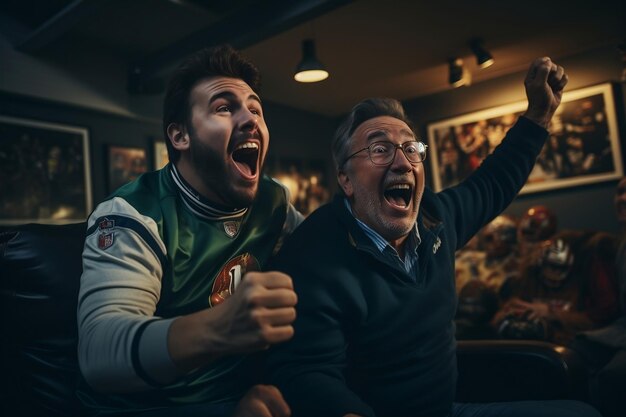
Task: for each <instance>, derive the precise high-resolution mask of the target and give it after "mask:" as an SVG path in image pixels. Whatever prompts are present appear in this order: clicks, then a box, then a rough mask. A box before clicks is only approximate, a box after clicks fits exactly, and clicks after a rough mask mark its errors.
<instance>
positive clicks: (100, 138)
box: [0, 93, 161, 203]
mask: <svg viewBox="0 0 626 417" xmlns="http://www.w3.org/2000/svg"><path fill="white" fill-rule="evenodd" d="M0 114H2V115H6V116H13V117H19V118H24V119H31V120H36V121H44V122H51V123H60V124H66V125H71V126H77V127H84V128H87V129H88V131H89V153H90V155H89V156H90V165H91V187H92V199H93V202H92V203H96V202H99V201H101V200H103V199H104V198H105V197H106V194H107V189H106V185H107V184H106V166H105V164H106V163H107V158H106V145H124V146H133V147H142V148H145V149H147V150H148V161H152V160H153V158H152V154H151V151H152V141H153V140H154V139H159V138H160V137H161V133H160V131H161V127H160V123H159V122H158V121H155V120H150V119H133V118H130V117H124V116H118V115H114V114H110V113H105V112H99V111H96V110H90V109H85V108H81V107H75V106H70V105H67V104H63V103H59V102H53V101H47V100H42V99H39V98H32V97H27V96H20V95H15V94H10V93H0Z"/></svg>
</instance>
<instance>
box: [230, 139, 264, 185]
mask: <svg viewBox="0 0 626 417" xmlns="http://www.w3.org/2000/svg"><path fill="white" fill-rule="evenodd" d="M260 150H261V147H260V145H259V142H258V141H256V140H254V141H253V140H247V141H244V142H241V143H239V144H238V145H237V146H236V147H235V149H234V150H233V153H232V156H231V157H232V159H233V162H234V163H235V167H236V168H237V170H238V171H239V173H240V174H241V176H242V177H244V179H246V180H254V179H256V178H257V176H258V171H259V156H260Z"/></svg>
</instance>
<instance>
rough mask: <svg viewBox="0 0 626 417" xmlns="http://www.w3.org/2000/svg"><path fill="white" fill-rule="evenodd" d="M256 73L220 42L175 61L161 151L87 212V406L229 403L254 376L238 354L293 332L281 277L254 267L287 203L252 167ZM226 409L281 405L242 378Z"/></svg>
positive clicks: (222, 409)
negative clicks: (151, 166) (155, 167)
mask: <svg viewBox="0 0 626 417" xmlns="http://www.w3.org/2000/svg"><path fill="white" fill-rule="evenodd" d="M258 82H259V76H258V71H257V69H256V68H255V67H254V66H253V64H251V63H250V62H248V61H246V60H245V59H243V58H242V57H241V56H240V55H239V54H238V53H237V52H235V51H234V50H233V49H231V48H230V47H217V48H213V49H207V50H202V51H199V52H198V53H196V54H194V55H192V56H191V57H190V58H188V59H187V60H186V61H185V62H183V63H182V64H181V66H180V67H179V68H178V69H177V70H176V72H175V73H174V75H173V77H172V79H171V81H170V84H169V86H168V90H167V92H166V96H165V101H164V110H163V114H164V116H163V128H164V134H165V135H166V136H167V138H168V139H169V141H168V142H167V148H168V154H169V158H170V161H171V163H170V164H169V165H167V166H166V167H165V168H163V169H162V170H160V171H156V172H153V173H149V174H146V175H143V176H142V177H140V178H139V179H137V180H136V181H134V182H132V183H130V184H128V185H126V186H123V187H122V188H120V189H119V190H117V191H116V192H115V193H114V194H113V195H112V196H111V197H109V198H108V199H107V200H106V201H104V202H102V203H101V204H99V205H98V207H97V208H96V209H95V210H94V212H93V213H92V215H91V216H90V218H89V221H88V231H87V239H86V243H85V250H84V253H83V266H84V272H83V276H82V279H81V289H80V295H79V307H78V323H79V361H80V367H81V371H82V374H83V376H84V379H85V381H86V382H87V384H88V386H85V387H83V388H84V389H82V390H81V392H80V396H81V398H82V399H83V402H84V403H85V404H86V405H87V407H88V408H92V409H94V410H96V411H98V413H99V414H101V415H106V414H116V413H122V412H126V413H131V414H133V415H135V414H138V413H139V412H147V414H141V415H152V414H149V413H150V412H152V413H155V414H154V415H168V414H169V415H196V414H195V413H198V414H199V415H203V416H213V415H215V416H218V415H220V416H221V415H228V416H230V415H232V412H233V410H234V408H235V404H236V403H237V401H238V400H239V399H240V398H241V397H242V396H243V395H244V393H245V392H246V390H248V389H249V388H250V387H251V386H253V384H255V383H256V379H255V378H256V376H257V373H256V372H255V366H254V365H255V360H254V359H255V356H254V355H248V354H249V353H251V352H255V351H259V350H262V349H264V348H265V347H267V346H268V345H270V344H273V343H278V342H282V341H285V340H287V339H289V338H290V337H291V335H292V334H293V328H292V326H291V322H292V321H293V320H294V318H295V310H294V305H295V303H296V295H295V293H294V291H293V288H292V284H291V279H290V278H289V277H288V276H286V275H285V274H282V273H278V272H259V271H261V270H262V268H264V266H265V264H266V261H267V259H268V258H269V257H270V256H271V255H272V254H273V253H274V252H275V250H276V249H277V248H278V246H279V245H280V242H281V240H282V238H283V237H284V236H285V235H286V234H288V233H290V232H291V231H292V230H293V229H294V228H295V226H296V225H297V224H298V223H299V222H300V221H301V216H300V215H299V214H298V213H297V212H296V211H295V210H294V209H293V207H292V206H290V205H289V204H288V199H287V196H286V193H285V189H284V188H283V187H281V186H280V185H279V184H277V183H275V182H273V181H271V180H270V179H268V178H266V177H262V176H261V169H262V166H263V161H264V159H265V155H266V153H267V148H268V145H269V132H268V129H267V126H266V125H265V121H264V119H263V107H262V105H261V100H260V98H259V96H258V95H257V93H256V90H257V87H258ZM235 289H237V291H236V292H235ZM171 407H176V409H175V410H171V409H169V408H171ZM147 410H153V411H150V412H148V411H147ZM237 413H241V415H244V414H245V415H255V416H256V415H258V416H283V415H288V414H289V409H288V407H287V405H286V404H285V403H284V400H283V399H282V397H281V395H280V393H279V392H278V391H277V390H276V389H275V388H274V387H269V386H256V387H255V388H253V389H252V390H250V391H249V392H248V394H247V395H246V396H245V397H244V399H243V400H242V401H241V402H240V404H239V408H238V409H237ZM237 415H239V414H237Z"/></svg>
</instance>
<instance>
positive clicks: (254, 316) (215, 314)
mask: <svg viewBox="0 0 626 417" xmlns="http://www.w3.org/2000/svg"><path fill="white" fill-rule="evenodd" d="M297 301H298V297H297V296H296V293H295V292H294V291H293V284H292V282H291V278H290V277H289V276H288V275H286V274H283V273H281V272H248V273H247V274H246V275H244V277H243V279H242V281H241V283H240V284H239V285H238V286H237V290H236V291H235V292H234V294H233V295H232V296H230V297H228V298H227V299H226V300H225V301H224V302H222V303H221V304H219V305H217V306H215V307H213V308H207V309H205V310H202V311H199V312H197V313H193V314H189V315H186V316H181V317H179V318H177V319H176V320H174V322H173V323H172V325H171V326H170V331H169V334H168V349H169V353H170V356H171V358H172V360H173V361H174V363H175V364H176V365H177V367H178V368H179V369H180V370H182V371H190V370H192V369H195V368H197V367H200V366H203V365H205V364H207V363H209V362H210V361H212V360H214V359H216V358H219V357H222V356H226V355H233V354H238V353H246V352H252V351H256V350H260V349H264V348H266V347H268V346H269V345H271V344H274V343H280V342H284V341H286V340H289V339H290V338H291V337H292V336H293V326H292V323H293V321H294V320H295V318H296V309H295V305H296V302H297Z"/></svg>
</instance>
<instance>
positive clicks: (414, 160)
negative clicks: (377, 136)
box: [343, 140, 428, 166]
mask: <svg viewBox="0 0 626 417" xmlns="http://www.w3.org/2000/svg"><path fill="white" fill-rule="evenodd" d="M427 148H428V145H426V144H424V143H423V142H419V141H416V140H410V141H408V142H404V143H402V144H399V145H396V144H395V143H391V142H388V141H383V142H374V143H372V144H371V145H370V146H368V147H366V148H363V149H359V150H358V151H356V152H354V153H353V154H352V155H350V156H348V157H347V158H346V159H345V160H344V161H343V163H344V164H345V163H346V162H348V160H349V159H350V158H352V157H353V156H355V155H357V154H359V153H361V152H363V151H367V154H368V155H369V158H370V161H372V163H373V164H374V165H383V166H384V165H389V164H391V163H392V162H393V160H394V158H395V157H396V151H397V150H398V149H402V153H403V154H404V156H405V157H406V159H407V160H408V161H409V162H410V163H411V165H415V164H419V163H420V162H424V160H425V159H426V149H427Z"/></svg>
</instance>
